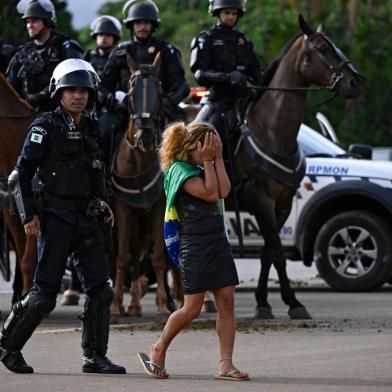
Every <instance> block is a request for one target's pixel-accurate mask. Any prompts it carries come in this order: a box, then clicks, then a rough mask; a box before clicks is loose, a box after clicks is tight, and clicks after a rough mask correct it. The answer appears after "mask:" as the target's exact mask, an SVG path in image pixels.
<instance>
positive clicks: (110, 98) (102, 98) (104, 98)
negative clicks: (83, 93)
mask: <svg viewBox="0 0 392 392" xmlns="http://www.w3.org/2000/svg"><path fill="white" fill-rule="evenodd" d="M98 100H99V102H100V103H101V104H102V105H103V106H105V107H106V109H107V110H110V111H112V110H114V109H115V107H116V105H117V100H116V97H115V96H114V94H112V93H109V94H107V95H103V94H102V93H100V92H98Z"/></svg>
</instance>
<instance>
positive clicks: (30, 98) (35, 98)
mask: <svg viewBox="0 0 392 392" xmlns="http://www.w3.org/2000/svg"><path fill="white" fill-rule="evenodd" d="M47 98H48V94H47V93H46V92H44V91H40V92H39V93H36V94H27V95H26V101H27V102H28V103H29V104H30V105H31V106H32V107H34V108H35V107H38V106H41V105H42V101H45V100H46V99H47Z"/></svg>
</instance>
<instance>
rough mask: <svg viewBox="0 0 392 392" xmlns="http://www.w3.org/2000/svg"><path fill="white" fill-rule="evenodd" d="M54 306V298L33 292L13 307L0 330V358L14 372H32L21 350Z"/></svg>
mask: <svg viewBox="0 0 392 392" xmlns="http://www.w3.org/2000/svg"><path fill="white" fill-rule="evenodd" d="M55 306H56V300H55V299H53V298H50V297H46V296H42V295H39V294H35V293H30V294H28V295H27V296H26V297H25V298H23V299H22V300H21V301H19V302H17V303H16V304H15V305H14V306H13V307H12V311H11V313H10V315H9V316H8V318H7V320H6V321H5V323H4V325H3V328H2V330H1V332H0V360H1V361H2V362H3V364H4V366H5V367H6V368H7V369H8V370H10V371H11V372H14V373H33V371H34V370H33V368H32V367H31V366H29V365H27V363H26V361H25V360H24V358H23V355H22V353H21V350H22V348H23V346H24V345H25V344H26V342H27V341H28V340H29V339H30V337H31V335H32V334H33V332H34V330H35V329H36V328H37V327H38V325H39V324H40V323H41V321H42V319H43V318H44V317H45V316H46V315H47V314H49V313H50V312H51V311H52V310H53V309H54V308H55Z"/></svg>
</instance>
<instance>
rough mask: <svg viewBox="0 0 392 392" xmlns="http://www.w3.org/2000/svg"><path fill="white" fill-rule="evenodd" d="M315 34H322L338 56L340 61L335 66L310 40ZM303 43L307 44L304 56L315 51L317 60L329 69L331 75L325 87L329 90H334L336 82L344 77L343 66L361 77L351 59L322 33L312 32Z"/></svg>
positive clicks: (308, 55)
mask: <svg viewBox="0 0 392 392" xmlns="http://www.w3.org/2000/svg"><path fill="white" fill-rule="evenodd" d="M317 36H322V37H323V39H324V40H325V41H326V42H327V43H328V44H329V45H330V46H331V48H332V49H333V50H334V52H335V54H336V55H337V56H338V58H339V60H340V62H339V64H338V65H337V66H335V65H333V64H332V63H331V62H330V61H329V60H328V59H327V57H326V56H325V54H324V53H323V50H321V49H320V48H318V47H317V46H316V45H314V43H313V42H312V40H313V38H315V37H317ZM305 44H306V46H307V52H306V56H307V57H308V58H309V57H310V56H311V54H312V53H315V54H316V55H317V57H318V58H319V60H320V61H321V62H322V63H323V64H324V65H325V66H326V67H327V69H328V70H329V71H331V77H330V79H329V83H330V84H329V86H326V87H325V88H326V89H327V90H329V91H335V88H336V86H337V85H338V83H339V82H340V81H341V80H342V79H343V78H344V74H343V72H342V70H343V68H344V67H347V68H348V69H350V71H352V72H353V73H354V75H356V76H357V77H361V75H359V73H358V71H357V70H356V69H355V68H354V66H353V65H352V63H351V61H350V60H349V59H348V58H347V57H346V56H345V55H344V54H343V52H342V51H341V50H340V49H339V48H338V47H337V46H336V45H335V44H334V43H333V42H332V41H331V40H330V39H329V38H328V37H327V36H326V35H325V34H323V33H314V34H312V35H311V36H309V37H306V38H305Z"/></svg>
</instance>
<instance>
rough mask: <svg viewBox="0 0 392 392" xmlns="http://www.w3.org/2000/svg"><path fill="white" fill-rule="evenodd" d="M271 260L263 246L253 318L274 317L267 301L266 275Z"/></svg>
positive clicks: (266, 318) (265, 318) (269, 318)
mask: <svg viewBox="0 0 392 392" xmlns="http://www.w3.org/2000/svg"><path fill="white" fill-rule="evenodd" d="M271 265H272V260H271V258H269V257H268V255H267V253H266V252H265V248H263V249H262V251H261V257H260V274H259V281H258V283H257V288H256V291H255V297H256V303H257V306H256V312H255V318H257V319H262V320H271V319H273V318H275V317H274V314H273V313H272V309H271V305H270V304H269V303H268V277H269V273H270V270H271Z"/></svg>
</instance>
